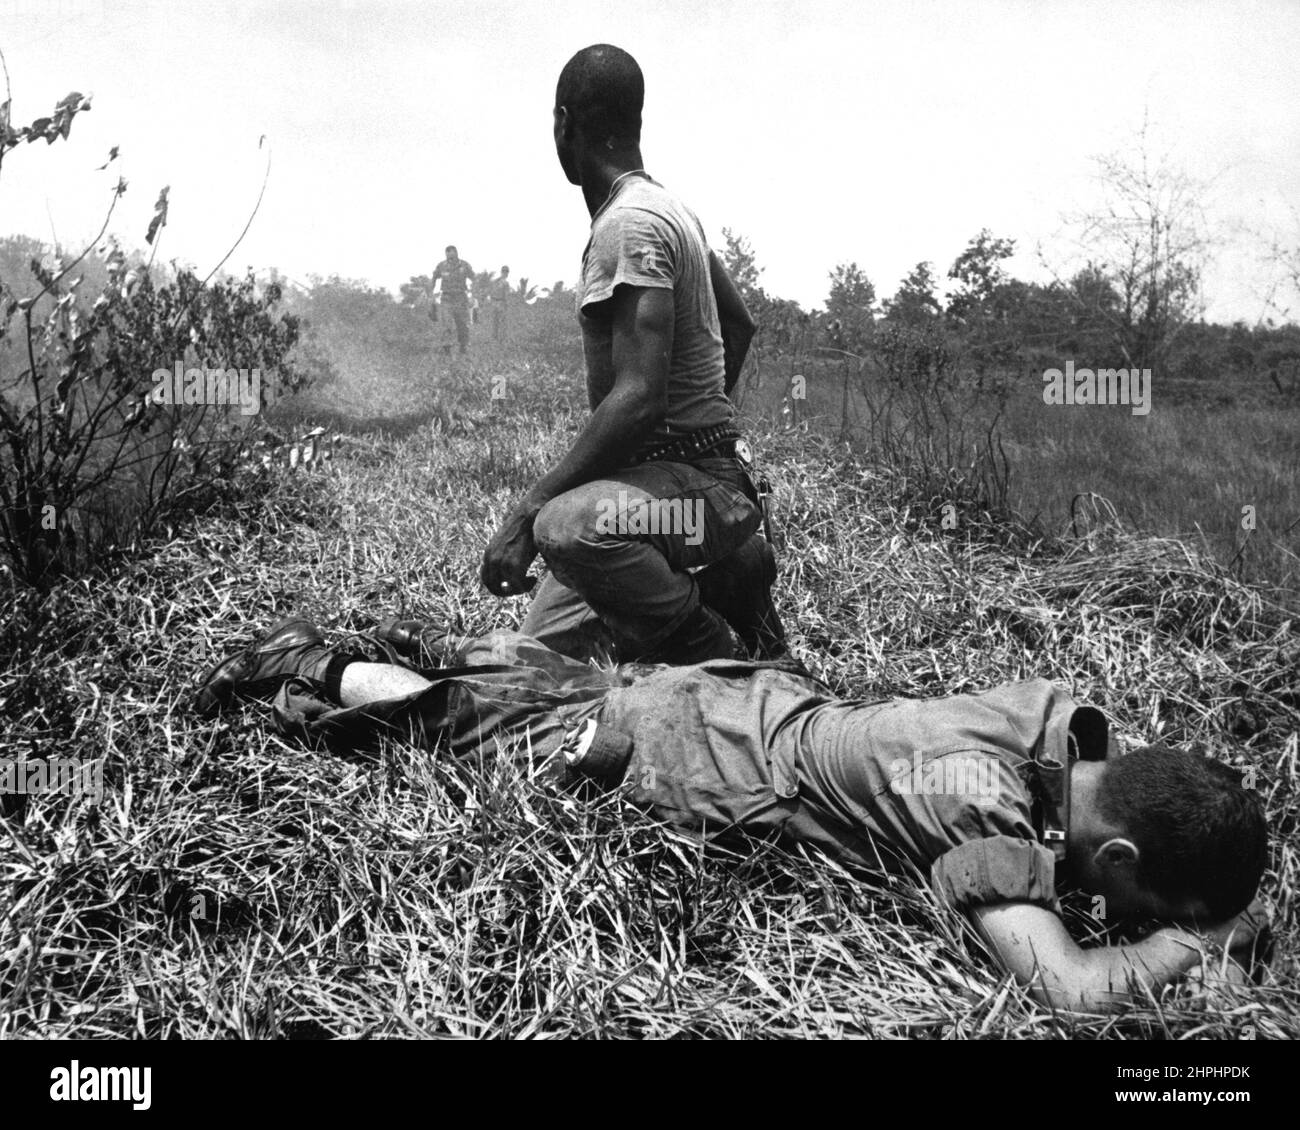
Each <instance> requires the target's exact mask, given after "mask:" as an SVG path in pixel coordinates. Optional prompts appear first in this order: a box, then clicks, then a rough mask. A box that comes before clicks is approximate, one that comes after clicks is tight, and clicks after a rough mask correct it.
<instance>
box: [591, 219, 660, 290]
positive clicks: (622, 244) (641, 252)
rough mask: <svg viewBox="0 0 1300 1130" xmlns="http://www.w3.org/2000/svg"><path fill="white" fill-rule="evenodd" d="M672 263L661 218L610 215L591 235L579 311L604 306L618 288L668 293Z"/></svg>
mask: <svg viewBox="0 0 1300 1130" xmlns="http://www.w3.org/2000/svg"><path fill="white" fill-rule="evenodd" d="M675 259H676V257H675V255H674V252H673V241H672V231H671V228H670V226H669V225H668V224H667V223H666V222H665V221H664V219H663V218H662V217H660V216H656V215H655V214H654V213H652V212H645V211H640V210H638V209H631V208H623V209H618V210H617V211H614V212H611V213H610V214H609V215H608V216H606V217H604V218H603V220H602V222H601V223H600V224H598V225H597V228H596V230H595V231H593V233H592V239H591V246H590V249H589V250H588V253H587V258H586V262H585V263H584V265H583V280H582V281H583V293H582V296H581V299H580V303H579V308H580V309H581V308H584V307H587V306H592V305H595V304H596V303H598V302H604V301H605V300H606V299H608V298H609V297H610V296H611V295H613V293H614V290H615V289H616V288H617V287H619V286H621V285H626V286H645V287H656V288H659V289H668V290H671V289H672V288H673V281H674V277H675V273H676V262H675Z"/></svg>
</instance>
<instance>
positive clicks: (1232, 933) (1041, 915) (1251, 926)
mask: <svg viewBox="0 0 1300 1130" xmlns="http://www.w3.org/2000/svg"><path fill="white" fill-rule="evenodd" d="M970 913H971V917H972V918H973V920H974V922H975V925H976V927H977V928H978V930H979V932H980V933H981V934H982V935H983V936H984V938H985V940H986V941H987V942H988V943H989V945H990V947H991V948H992V950H993V953H994V955H995V956H996V957H997V958H998V960H999V961H1000V962H1001V963H1002V964H1003V965H1004V966H1005V967H1006V968H1007V969H1008V970H1009V971H1010V972H1011V973H1012V975H1013V976H1014V977H1015V979H1016V981H1017V982H1018V983H1019V984H1021V985H1025V986H1028V988H1029V991H1030V993H1031V994H1032V996H1033V997H1034V999H1035V1000H1037V1001H1038V1002H1039V1003H1040V1004H1044V1005H1047V1006H1048V1007H1051V1008H1056V1009H1060V1010H1062V1011H1071V1012H1109V1011H1113V1010H1115V1009H1117V1008H1119V1007H1121V1006H1122V1005H1124V1004H1126V1003H1132V1002H1134V1001H1136V1000H1143V999H1146V996H1147V994H1148V993H1152V994H1155V993H1158V992H1159V991H1160V989H1161V988H1162V987H1164V986H1165V985H1167V984H1169V983H1170V982H1172V981H1175V980H1177V979H1178V978H1179V977H1182V976H1183V975H1184V974H1186V973H1188V972H1189V971H1191V970H1192V969H1194V968H1196V967H1197V966H1199V965H1200V964H1201V961H1202V957H1203V955H1204V954H1205V952H1206V942H1209V943H1210V944H1211V946H1218V947H1222V948H1223V949H1233V948H1236V947H1239V946H1243V945H1246V944H1248V943H1249V942H1250V941H1251V940H1252V939H1253V938H1254V937H1255V934H1256V933H1257V932H1258V931H1259V930H1260V929H1261V927H1262V926H1263V925H1264V923H1265V921H1266V915H1265V912H1264V908H1263V904H1262V903H1261V902H1260V901H1259V900H1258V899H1256V900H1255V902H1253V903H1251V905H1250V906H1249V907H1248V908H1247V909H1246V910H1244V911H1242V913H1241V914H1239V915H1238V916H1237V917H1236V918H1234V919H1232V920H1231V921H1230V922H1226V923H1221V924H1219V925H1217V926H1214V927H1212V928H1209V929H1206V930H1204V931H1202V932H1201V933H1199V934H1198V933H1193V932H1192V931H1190V930H1186V929H1183V928H1182V927H1179V926H1167V927H1164V928H1162V929H1160V930H1157V931H1155V932H1154V933H1153V934H1151V935H1150V936H1149V937H1146V938H1144V939H1143V940H1142V941H1140V942H1136V943H1134V944H1132V945H1121V946H1098V947H1097V948H1095V949H1083V948H1082V947H1081V946H1079V945H1078V944H1077V943H1076V942H1075V940H1074V939H1073V938H1071V937H1070V935H1069V933H1067V932H1066V929H1065V924H1064V923H1063V922H1062V921H1061V920H1060V918H1058V917H1057V916H1056V915H1055V914H1053V913H1052V912H1051V911H1050V910H1046V909H1044V908H1043V907H1041V906H1035V905H1033V904H1032V903H1027V902H1003V903H996V904H994V905H991V906H979V907H975V908H974V909H973V910H971V912H970Z"/></svg>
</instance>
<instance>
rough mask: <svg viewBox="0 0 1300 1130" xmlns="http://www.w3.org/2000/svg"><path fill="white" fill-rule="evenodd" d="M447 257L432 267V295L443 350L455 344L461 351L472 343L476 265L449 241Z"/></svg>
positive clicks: (449, 349)
mask: <svg viewBox="0 0 1300 1130" xmlns="http://www.w3.org/2000/svg"><path fill="white" fill-rule="evenodd" d="M446 255H447V258H445V259H444V260H443V261H442V262H441V263H439V264H438V265H437V266H436V267H434V269H433V295H434V301H435V302H437V303H438V305H439V307H440V309H441V312H442V317H441V319H440V320H441V322H442V351H443V352H444V353H450V352H451V347H452V343H453V338H452V334H453V333H454V334H455V339H454V341H455V344H457V345H458V346H459V347H460V351H461V352H462V353H464V352H465V350H466V349H467V348H468V347H469V302H470V298H471V297H472V294H473V289H474V268H473V267H471V266H470V265H469V264H468V263H467V262H465V260H464V259H462V258H461V257H460V256H459V254H457V252H456V248H455V245H453V244H448V245H447V248H446Z"/></svg>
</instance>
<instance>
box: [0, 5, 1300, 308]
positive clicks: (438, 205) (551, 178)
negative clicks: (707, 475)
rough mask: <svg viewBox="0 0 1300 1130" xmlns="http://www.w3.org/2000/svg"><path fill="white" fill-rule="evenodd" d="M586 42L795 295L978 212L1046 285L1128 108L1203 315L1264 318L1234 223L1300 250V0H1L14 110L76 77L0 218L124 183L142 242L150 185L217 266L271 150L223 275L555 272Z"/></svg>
mask: <svg viewBox="0 0 1300 1130" xmlns="http://www.w3.org/2000/svg"><path fill="white" fill-rule="evenodd" d="M596 42H610V43H615V44H617V45H619V46H620V47H623V48H625V49H627V50H628V51H630V52H631V53H632V54H633V55H634V56H635V57H636V58H637V59H638V61H639V62H640V63H641V66H642V69H643V71H644V72H645V76H646V107H645V116H644V121H645V124H644V131H643V136H642V142H643V145H642V151H643V154H644V157H645V162H646V167H647V169H648V170H649V171H650V172H651V173H652V174H653V175H654V176H655V177H656V178H657V179H658V180H660V181H662V182H663V183H664V184H666V185H668V186H669V187H670V188H673V189H675V190H676V191H678V192H679V193H680V194H681V195H682V196H683V197H684V198H685V200H686V201H687V202H688V203H689V204H690V205H691V207H692V208H694V209H695V211H696V212H697V213H698V214H699V216H700V218H701V219H702V220H703V222H704V225H705V228H706V230H707V231H708V233H709V235H710V239H711V240H713V241H714V242H715V245H720V244H721V229H722V228H723V227H724V226H726V227H731V228H733V229H735V230H736V231H738V232H740V233H742V234H744V235H745V236H747V237H748V238H749V239H750V240H751V241H752V243H753V245H754V248H755V250H756V251H757V253H758V257H759V262H760V264H761V265H763V266H764V267H765V268H766V270H765V273H764V275H763V278H762V281H763V283H764V285H766V286H767V288H768V289H769V290H770V291H773V292H775V293H777V294H780V295H783V296H786V297H791V298H795V299H797V300H799V301H800V302H801V303H803V304H804V305H806V306H818V305H820V304H821V302H822V301H823V300H824V298H825V295H826V290H827V273H828V272H829V270H830V269H831V268H832V267H833V266H834V265H835V264H836V263H839V262H844V261H848V260H856V261H857V262H858V263H859V264H860V265H861V266H862V267H863V268H864V269H865V270H866V271H867V273H868V275H869V276H870V277H871V279H872V280H873V281H874V282H875V283H876V287H877V290H878V292H879V293H880V294H881V295H882V296H887V295H889V294H891V293H892V292H893V290H894V288H895V287H896V286H897V283H898V281H899V279H900V278H901V277H902V276H903V275H905V274H906V273H907V271H908V269H909V268H910V267H911V265H912V264H914V263H916V262H917V261H918V260H921V259H928V260H931V261H933V262H934V263H935V264H936V266H937V268H938V270H939V272H940V274H942V273H944V272H946V270H947V268H948V266H949V265H950V264H951V262H952V260H953V258H954V257H955V256H956V255H957V254H958V253H959V252H960V251H961V249H962V248H963V246H964V245H965V244H966V242H967V240H968V239H969V238H970V237H971V236H973V235H974V234H975V233H976V232H978V231H979V229H980V228H983V227H988V228H991V229H992V230H993V231H994V232H995V233H996V234H998V235H1003V236H1010V237H1013V238H1014V239H1016V240H1017V241H1018V249H1019V250H1018V254H1017V257H1016V259H1015V260H1013V262H1012V266H1013V268H1014V269H1015V271H1016V273H1018V274H1020V275H1021V276H1022V277H1028V278H1040V279H1041V278H1043V277H1045V276H1044V273H1043V271H1042V269H1041V267H1040V266H1039V264H1038V261H1037V255H1036V253H1035V248H1036V245H1037V244H1038V243H1039V242H1045V244H1046V247H1047V251H1048V254H1049V257H1051V258H1053V259H1059V258H1061V257H1062V256H1063V255H1064V254H1065V245H1064V244H1063V243H1060V242H1059V233H1060V232H1061V230H1062V220H1061V216H1062V213H1066V212H1070V211H1072V210H1078V209H1081V208H1086V207H1088V206H1089V203H1090V201H1092V200H1094V199H1095V195H1094V194H1095V192H1096V185H1095V183H1094V181H1093V180H1092V176H1091V173H1092V165H1091V164H1090V158H1091V157H1092V156H1093V155H1095V154H1098V153H1101V152H1105V151H1108V150H1113V149H1116V148H1119V147H1122V146H1124V145H1125V144H1127V143H1129V142H1131V140H1132V139H1133V137H1134V135H1135V134H1136V132H1137V130H1138V129H1139V128H1140V127H1141V125H1142V122H1143V117H1144V114H1145V115H1146V116H1147V117H1148V118H1149V121H1150V134H1151V136H1152V137H1153V139H1154V142H1155V144H1154V148H1155V149H1156V150H1158V151H1159V152H1160V153H1169V154H1170V155H1171V156H1172V159H1173V161H1174V162H1175V163H1176V164H1177V165H1179V166H1181V167H1182V168H1184V169H1186V170H1187V171H1188V172H1189V173H1190V174H1192V175H1193V176H1196V177H1198V178H1202V179H1205V180H1206V181H1209V182H1211V188H1210V190H1209V192H1208V193H1207V194H1206V196H1205V198H1204V202H1205V206H1206V210H1207V213H1208V215H1209V218H1210V220H1211V222H1212V223H1213V224H1214V225H1215V227H1216V229H1217V230H1218V231H1219V232H1220V233H1221V235H1222V236H1223V237H1224V240H1225V243H1224V246H1223V247H1222V249H1221V250H1220V252H1219V254H1218V256H1217V265H1216V266H1215V267H1214V268H1213V269H1212V270H1211V272H1210V273H1209V275H1208V276H1207V279H1206V290H1207V297H1208V298H1209V299H1210V303H1211V304H1210V308H1209V314H1210V316H1211V317H1218V318H1223V319H1230V318H1236V317H1242V318H1246V319H1247V320H1249V321H1254V320H1255V319H1256V318H1258V317H1259V316H1260V314H1261V313H1262V312H1263V297H1264V294H1265V292H1266V290H1267V287H1268V284H1269V281H1270V279H1271V277H1272V269H1271V268H1270V265H1269V264H1268V262H1267V261H1266V259H1265V258H1264V257H1263V255H1262V247H1261V245H1260V244H1259V242H1258V240H1257V239H1255V238H1254V233H1264V234H1276V233H1283V232H1285V233H1289V234H1290V236H1291V238H1292V240H1293V241H1297V240H1300V221H1298V220H1297V218H1296V217H1295V215H1294V214H1293V213H1292V212H1291V207H1292V205H1300V65H1297V59H1298V58H1300V3H1297V2H1296V0H1275V2H1251V0H1219V2H1213V3H1209V2H1206V3H1201V2H1196V0H1179V2H1170V3H1157V2H1152V0H1125V2H1120V3H1110V2H1108V0H1105V2H1089V3H1082V2H1070V0H1051V2H1049V0H1019V2H1012V0H936V2H927V0H915V2H908V3H878V2H871V0H851V2H844V3H832V2H807V0H803V2H801V0H784V2H780V3H769V2H766V0H745V2H738V0H722V2H716V0H710V2H706V0H694V2H687V3H683V2H678V0H646V2H644V3H642V4H637V5H633V4H614V3H611V2H610V0H600V2H591V3H589V2H578V3H570V2H566V0H551V2H546V3H542V2H525V0H453V2H444V0H409V2H407V0H312V2H307V0H296V2H292V3H289V2H279V0H275V2H273V0H203V2H202V3H194V2H192V0H167V2H154V0H0V50H3V52H4V54H5V57H6V59H7V61H8V68H9V73H10V79H11V82H12V90H13V100H14V110H13V116H14V119H15V121H16V122H17V123H18V124H26V123H27V122H29V121H30V120H31V119H33V118H35V117H38V116H41V115H44V114H47V113H49V111H50V109H51V108H52V107H53V104H54V102H55V101H57V100H58V99H59V98H61V97H62V96H63V95H65V94H67V93H68V92H69V91H71V90H79V91H82V92H93V94H94V109H93V111H92V112H91V113H89V114H87V115H84V116H81V117H79V118H78V119H77V121H76V123H75V125H74V128H73V132H72V136H71V140H70V143H68V144H63V143H59V144H56V145H54V146H52V147H50V148H48V149H47V148H46V147H45V146H44V144H40V145H39V146H23V147H22V148H20V149H18V150H17V151H15V152H14V153H12V154H11V155H10V156H9V157H8V158H7V159H6V161H5V164H4V168H3V174H2V175H0V233H5V234H7V233H10V232H15V231H18V232H24V233H27V234H32V235H37V236H42V237H45V238H50V236H51V232H54V233H56V234H57V236H58V238H59V239H60V240H62V241H64V242H67V243H71V242H74V241H75V240H77V239H79V238H82V237H84V236H87V235H93V233H94V231H95V230H96V229H97V227H98V220H99V218H100V216H101V215H102V209H103V205H104V203H105V202H106V200H107V199H108V190H109V186H110V185H111V184H112V183H113V182H114V181H115V179H116V176H117V175H122V176H125V177H126V178H127V179H128V181H129V182H130V188H129V191H128V193H127V195H126V197H124V199H123V201H122V202H121V205H120V206H119V215H118V216H117V217H116V220H115V224H114V229H115V230H117V231H118V232H119V233H120V234H121V235H122V236H123V237H124V238H125V239H126V241H127V242H129V243H135V244H142V243H143V233H144V230H145V227H146V225H147V223H148V218H149V215H150V214H151V211H152V205H153V202H154V200H155V198H156V196H157V194H158V190H159V188H161V187H162V186H163V185H164V184H170V185H171V216H170V223H169V225H168V227H167V228H166V230H165V232H164V235H163V241H162V245H161V250H160V251H159V255H160V256H161V257H162V258H163V259H170V258H173V257H175V258H179V259H180V260H182V261H185V262H191V263H194V264H196V265H198V266H200V267H201V268H206V267H208V266H210V265H212V264H213V263H215V262H216V261H217V260H218V259H220V257H221V256H222V255H223V254H224V253H225V251H226V250H227V249H228V247H229V245H230V244H231V243H232V242H233V240H234V238H235V237H236V236H237V235H238V233H239V231H240V229H241V228H242V227H243V225H244V223H245V220H246V219H247V216H248V213H249V210H250V209H251V207H252V204H253V202H254V201H255V200H256V198H257V193H258V190H259V187H260V184H261V179H262V171H263V166H264V162H265V160H266V153H267V150H266V149H265V148H264V149H262V150H260V151H259V149H258V140H259V138H260V137H261V136H262V135H265V136H266V138H267V144H268V146H269V151H270V154H271V160H272V168H271V175H270V182H269V186H268V188H267V193H266V199H265V201H264V203H263V206H262V210H261V212H260V214H259V216H258V218H257V220H256V222H255V224H254V226H253V228H252V230H251V231H250V233H249V235H248V237H247V238H246V240H245V242H244V243H243V244H242V245H241V247H240V249H239V250H238V251H237V252H236V254H235V256H234V258H233V259H232V261H231V266H232V267H238V268H242V267H243V266H244V265H248V264H252V265H255V266H257V267H258V268H259V269H260V268H265V267H269V266H272V265H274V266H276V267H279V268H280V269H281V270H283V271H284V272H285V273H287V274H288V275H290V276H291V277H294V278H297V279H301V280H303V281H306V280H307V277H308V276H309V275H311V274H321V275H328V274H340V275H343V276H346V277H352V278H365V279H368V280H370V281H371V282H373V283H375V284H377V285H382V286H386V287H389V288H391V289H394V290H395V289H396V287H397V286H398V284H400V283H401V282H403V281H404V280H405V279H406V278H408V277H409V276H411V275H413V274H422V273H427V272H428V271H429V270H430V269H431V267H432V265H433V263H434V262H435V261H436V260H437V259H439V258H441V250H442V247H443V246H444V245H445V244H447V243H449V242H454V243H456V244H457V245H458V246H459V248H460V250H461V254H462V256H463V257H464V258H466V259H468V260H469V261H470V262H471V263H472V264H473V266H474V267H475V268H476V269H486V268H491V269H494V270H495V269H496V268H499V267H500V266H501V265H502V264H503V263H508V264H510V266H511V268H512V272H513V273H514V275H515V276H516V277H518V276H520V275H528V276H530V277H531V278H532V279H534V280H535V281H537V282H540V283H544V284H549V283H550V282H552V281H554V280H555V279H557V278H563V279H565V280H566V281H568V282H570V283H572V281H573V280H574V278H575V277H576V274H577V266H578V260H579V257H580V255H581V252H582V248H583V245H584V243H585V241H586V235H587V228H588V223H589V219H588V216H587V214H586V211H585V209H584V207H583V203H582V197H581V194H580V193H579V192H578V190H577V189H575V188H573V187H571V186H570V185H569V184H568V183H567V182H566V181H565V180H564V177H563V175H562V174H561V172H560V169H559V165H558V164H557V162H556V160H555V154H554V149H553V147H552V143H551V137H550V127H551V119H550V111H551V106H552V101H553V97H554V90H555V80H556V78H557V76H558V74H559V71H560V68H561V67H562V66H563V64H564V62H565V61H566V60H567V59H568V57H569V56H570V55H571V54H572V53H573V52H574V51H576V50H577V49H579V48H581V47H583V46H586V45H587V44H590V43H596ZM113 145H118V146H120V147H121V154H122V156H121V158H120V159H119V161H118V162H116V163H115V164H114V165H113V166H110V169H109V170H108V171H106V172H94V171H92V170H94V168H95V166H97V165H100V164H102V163H103V161H104V159H105V158H106V156H107V153H108V150H109V148H110V146H113Z"/></svg>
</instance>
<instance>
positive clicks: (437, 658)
mask: <svg viewBox="0 0 1300 1130" xmlns="http://www.w3.org/2000/svg"><path fill="white" fill-rule="evenodd" d="M370 634H371V636H372V637H373V638H374V639H375V641H376V642H378V643H379V644H380V645H381V646H382V647H383V648H385V649H386V650H391V651H393V652H396V653H397V654H398V655H400V656H401V657H402V658H403V659H406V660H408V661H410V662H412V663H415V664H416V665H417V666H420V667H438V666H441V665H442V664H443V663H446V662H447V661H448V659H449V658H450V657H451V654H452V652H453V651H454V649H455V639H454V637H452V636H451V635H449V634H448V633H447V632H446V631H445V630H444V629H443V627H442V625H441V624H437V623H434V622H433V621H430V620H398V619H396V618H393V619H391V620H385V621H384V622H383V623H382V624H380V625H379V626H378V627H377V628H375V629H374V631H372V632H371V633H370Z"/></svg>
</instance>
